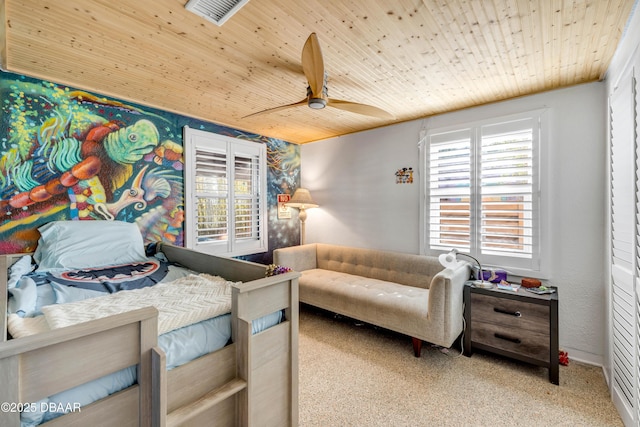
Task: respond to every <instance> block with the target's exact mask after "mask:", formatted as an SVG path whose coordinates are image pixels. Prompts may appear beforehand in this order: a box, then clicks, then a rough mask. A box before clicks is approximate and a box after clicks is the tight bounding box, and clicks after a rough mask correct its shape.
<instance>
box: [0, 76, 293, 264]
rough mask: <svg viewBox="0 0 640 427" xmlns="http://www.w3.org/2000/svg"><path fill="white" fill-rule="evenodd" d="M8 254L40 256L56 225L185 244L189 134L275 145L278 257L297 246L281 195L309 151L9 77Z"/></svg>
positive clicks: (0, 126) (272, 215)
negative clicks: (129, 231) (42, 232)
mask: <svg viewBox="0 0 640 427" xmlns="http://www.w3.org/2000/svg"><path fill="white" fill-rule="evenodd" d="M0 100H1V102H2V106H1V110H0V111H1V114H2V116H1V118H0V171H1V172H2V176H1V177H0V208H1V212H2V219H0V253H2V254H5V253H19V252H29V251H33V250H34V248H35V245H36V243H37V240H38V238H39V233H38V231H37V228H38V227H39V226H40V225H42V224H45V223H47V222H50V221H54V220H78V221H82V220H113V219H115V220H120V221H127V222H134V223H136V224H137V225H138V227H139V228H140V230H141V232H142V235H143V237H144V239H145V242H155V241H163V242H170V243H173V244H176V245H181V246H182V245H184V225H183V222H184V199H183V191H184V185H183V183H184V176H183V174H184V173H188V170H187V171H185V170H184V169H185V165H184V160H183V155H182V154H183V153H182V151H183V144H182V129H183V127H184V126H186V125H188V126H190V127H192V128H195V129H201V130H205V131H209V132H215V133H218V134H223V135H227V136H231V137H235V138H243V139H247V140H252V141H257V142H261V143H264V144H267V153H268V162H269V173H268V178H267V179H268V195H267V196H268V200H269V206H268V209H269V253H266V254H256V255H254V256H248V257H244V258H245V259H250V260H253V261H257V262H263V263H270V262H271V260H272V255H271V253H272V251H273V250H274V249H275V248H278V247H283V246H290V245H292V244H295V242H297V241H298V238H299V237H298V236H299V234H298V233H299V230H298V227H297V225H298V224H297V220H295V219H290V220H281V219H278V217H277V210H278V206H277V195H278V194H282V193H284V194H287V193H293V190H295V188H297V187H298V186H299V183H300V150H299V147H298V146H297V145H294V144H290V143H287V142H285V141H281V140H277V139H272V138H266V137H263V136H259V135H254V134H247V133H243V132H241V131H238V130H235V129H231V128H227V127H223V126H219V125H216V124H213V123H208V122H204V121H199V120H196V119H192V118H189V117H185V116H180V115H177V114H174V113H169V112H165V111H161V110H157V109H153V108H148V107H143V106H140V105H135V104H131V103H124V102H122V101H119V100H117V99H111V98H107V97H103V96H101V95H97V94H93V93H88V92H85V91H82V90H77V89H74V88H71V87H67V86H63V85H58V84H55V83H52V82H47V81H42V80H37V79H32V78H29V77H26V76H21V75H17V74H12V73H5V72H0Z"/></svg>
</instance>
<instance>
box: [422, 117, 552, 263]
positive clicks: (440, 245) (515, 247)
mask: <svg viewBox="0 0 640 427" xmlns="http://www.w3.org/2000/svg"><path fill="white" fill-rule="evenodd" d="M542 123H543V120H542V112H535V113H529V114H526V115H518V116H511V117H504V118H500V119H494V120H486V121H483V122H479V123H475V124H472V125H468V124H467V125H464V126H457V127H450V128H443V129H433V130H431V131H429V132H427V134H426V143H427V145H426V146H425V147H424V149H423V153H424V164H425V167H426V171H427V173H426V174H425V175H426V179H425V183H424V184H425V194H426V198H425V203H424V206H423V218H424V223H425V226H424V231H425V232H424V233H423V234H424V235H423V242H422V245H423V248H424V252H426V253H429V254H431V255H435V254H437V253H440V252H443V251H448V250H450V249H452V248H456V249H458V250H459V251H461V252H466V253H469V254H471V255H473V256H475V257H476V258H478V259H479V260H480V261H481V262H482V263H483V264H486V265H492V266H496V267H502V268H505V269H508V270H509V271H511V272H514V273H516V274H517V273H518V272H521V273H524V272H526V273H531V272H540V271H541V270H542V265H541V264H542V258H543V257H542V256H541V254H542V253H543V250H542V247H543V246H542V243H543V242H542V240H543V233H542V230H541V224H542V218H541V204H542V203H541V192H540V188H541V184H542V182H541V178H542V176H541V173H540V170H541V167H540V165H541V161H540V156H541V135H543V132H542Z"/></svg>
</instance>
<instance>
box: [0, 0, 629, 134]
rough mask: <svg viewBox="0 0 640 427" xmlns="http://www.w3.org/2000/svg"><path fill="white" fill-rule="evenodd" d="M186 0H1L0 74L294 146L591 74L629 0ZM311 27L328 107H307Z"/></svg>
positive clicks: (605, 57)
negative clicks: (367, 107)
mask: <svg viewBox="0 0 640 427" xmlns="http://www.w3.org/2000/svg"><path fill="white" fill-rule="evenodd" d="M185 3H186V0H135V1H128V0H82V1H60V0H2V3H0V8H1V9H2V10H0V18H1V19H4V21H5V22H4V28H3V30H2V31H0V54H1V55H2V68H3V69H4V70H7V71H12V72H16V73H22V74H25V75H29V76H33V77H38V78H42V79H46V80H51V81H54V82H57V83H62V84H67V85H70V86H74V87H77V88H80V89H85V90H88V91H93V92H96V93H99V94H104V95H108V96H113V97H117V98H120V99H123V100H127V101H130V102H135V103H139V104H142V105H147V106H153V107H157V108H161V109H164V110H168V111H173V112H176V113H181V114H184V115H187V116H192V117H196V118H201V119H204V120H207V121H212V122H215V123H219V124H222V125H227V126H231V127H234V128H237V129H240V130H244V131H248V132H253V133H256V134H260V135H265V136H270V137H274V138H280V139H283V140H286V141H289V142H293V143H307V142H311V141H316V140H320V139H324V138H328V137H333V136H338V135H343V134H348V133H352V132H356V131H361V130H365V129H371V128H376V127H380V126H385V125H389V124H392V123H397V122H401V121H407V120H414V119H418V118H422V117H427V116H430V115H433V114H439V113H443V112H447V111H453V110H457V109H461V108H465V107H470V106H474V105H480V104H485V103H489V102H494V101H497V100H503V99H507V98H512V97H517V96H522V95H527V94H531V93H536V92H541V91H545V90H549V89H555V88H560V87H564V86H570V85H575V84H580V83H585V82H591V81H596V80H599V79H602V78H603V76H604V73H605V71H606V69H607V67H608V65H609V62H610V60H611V58H612V56H613V53H614V51H615V48H616V46H617V44H618V42H619V40H620V38H621V36H622V34H623V31H624V28H625V24H626V22H627V20H628V17H629V15H630V13H631V11H632V8H633V4H634V0H573V1H572V0H393V1H384V0H334V1H331V0H304V1H301V0H251V1H249V2H248V3H247V4H246V5H245V6H244V7H243V8H242V9H240V10H239V11H238V12H237V13H236V14H235V15H234V16H232V17H231V19H229V21H227V22H226V23H225V24H224V25H223V26H221V27H218V26H216V25H214V24H213V23H210V22H209V21H207V20H205V19H203V18H201V17H199V16H196V15H195V14H193V13H191V12H189V11H187V10H186V9H185V8H184V5H185ZM312 32H316V33H317V35H318V39H319V41H320V45H321V47H322V53H323V55H324V63H325V68H326V71H327V74H328V80H327V81H328V89H329V96H330V97H333V98H338V99H344V100H349V101H354V102H359V103H365V104H371V105H374V106H377V107H380V108H382V109H385V110H387V111H389V112H390V113H392V114H393V115H394V116H395V120H387V119H378V118H371V117H367V116H363V115H359V114H355V113H349V112H344V111H340V110H337V109H333V108H325V109H323V110H311V109H309V108H308V107H306V106H302V107H297V108H295V109H288V110H284V111H278V112H273V113H270V114H264V115H258V116H255V117H249V118H243V117H244V116H247V115H249V114H252V113H255V112H258V111H261V110H264V109H268V108H272V107H276V106H279V105H284V104H289V103H294V102H298V101H300V100H302V99H304V98H305V96H306V86H307V82H306V79H305V77H304V75H303V73H302V66H301V64H300V56H301V51H302V46H303V45H304V42H305V40H306V39H307V37H308V36H309V34H310V33H312Z"/></svg>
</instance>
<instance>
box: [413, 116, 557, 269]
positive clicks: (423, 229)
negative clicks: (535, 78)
mask: <svg viewBox="0 0 640 427" xmlns="http://www.w3.org/2000/svg"><path fill="white" fill-rule="evenodd" d="M523 119H533V122H534V124H535V127H534V129H533V131H534V134H536V135H534V137H533V139H534V142H533V143H534V145H536V144H537V145H536V146H534V158H533V167H534V168H536V171H537V182H535V181H534V183H533V188H532V194H533V197H534V198H536V199H537V211H536V213H537V217H536V215H535V214H534V227H535V228H536V229H537V233H536V232H534V237H533V238H534V239H536V240H535V242H534V248H533V251H534V254H533V255H532V259H531V262H528V263H527V262H523V261H521V260H520V261H513V260H517V259H518V257H509V256H504V255H488V254H483V253H481V249H480V245H479V243H478V242H479V238H480V235H479V228H480V224H481V221H482V218H481V215H480V213H481V206H480V205H481V203H478V201H479V195H480V194H481V193H480V190H481V188H480V184H479V182H478V179H477V177H479V176H480V174H479V172H478V171H477V169H478V168H479V167H480V165H479V161H480V160H479V150H480V149H481V144H482V132H481V131H482V129H483V127H488V126H495V125H499V124H504V123H508V122H513V121H518V120H523ZM549 128H550V123H549V111H548V109H546V108H543V109H535V110H529V111H526V112H522V113H516V114H508V115H496V116H493V117H487V118H483V119H480V120H474V121H470V122H464V121H458V122H454V123H451V124H446V125H442V126H437V127H433V128H427V129H425V130H423V131H422V132H421V135H420V137H421V138H420V144H419V146H420V162H421V170H422V171H423V173H422V174H421V175H422V179H421V180H420V186H421V189H420V197H421V200H420V253H421V254H423V255H430V256H438V255H439V254H441V253H445V252H447V251H448V250H450V249H453V248H455V249H458V250H459V251H460V252H465V253H469V254H470V255H472V256H474V257H475V258H477V259H478V260H479V261H480V262H481V263H482V266H483V268H485V267H487V268H496V269H504V270H507V271H508V272H509V273H510V275H515V276H521V277H525V276H526V277H537V278H542V279H545V278H548V274H549V267H550V266H549V261H550V259H551V253H550V239H549V237H550V236H549V224H550V222H549V219H550V211H549V191H548V188H549V187H548V185H549V184H548V181H549V170H548V161H547V152H548V148H547V145H548V144H549V139H550V138H549ZM465 130H468V131H469V135H470V138H471V147H470V150H471V154H470V161H471V168H472V170H471V173H470V175H471V176H470V183H471V184H470V185H471V187H470V190H471V196H470V201H469V203H470V206H471V207H470V211H469V215H470V225H469V226H470V229H471V233H472V234H473V235H472V236H471V239H470V245H471V247H470V250H468V251H467V250H466V249H460V248H458V247H455V246H451V247H450V248H448V249H446V250H444V249H434V248H432V247H431V246H430V237H431V236H430V227H429V222H428V221H429V218H430V188H429V180H430V169H429V160H430V159H429V152H430V150H429V149H430V141H431V138H432V137H433V136H434V135H441V134H446V133H454V132H463V131H465ZM536 138H537V141H536ZM536 150H537V155H536Z"/></svg>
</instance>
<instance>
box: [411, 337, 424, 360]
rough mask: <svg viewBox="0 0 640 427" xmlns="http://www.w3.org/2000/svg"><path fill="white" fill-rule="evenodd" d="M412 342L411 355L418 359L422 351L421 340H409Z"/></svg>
mask: <svg viewBox="0 0 640 427" xmlns="http://www.w3.org/2000/svg"><path fill="white" fill-rule="evenodd" d="M411 340H412V341H413V355H414V356H416V357H420V352H421V350H422V340H421V339H419V338H413V337H412V338H411Z"/></svg>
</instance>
